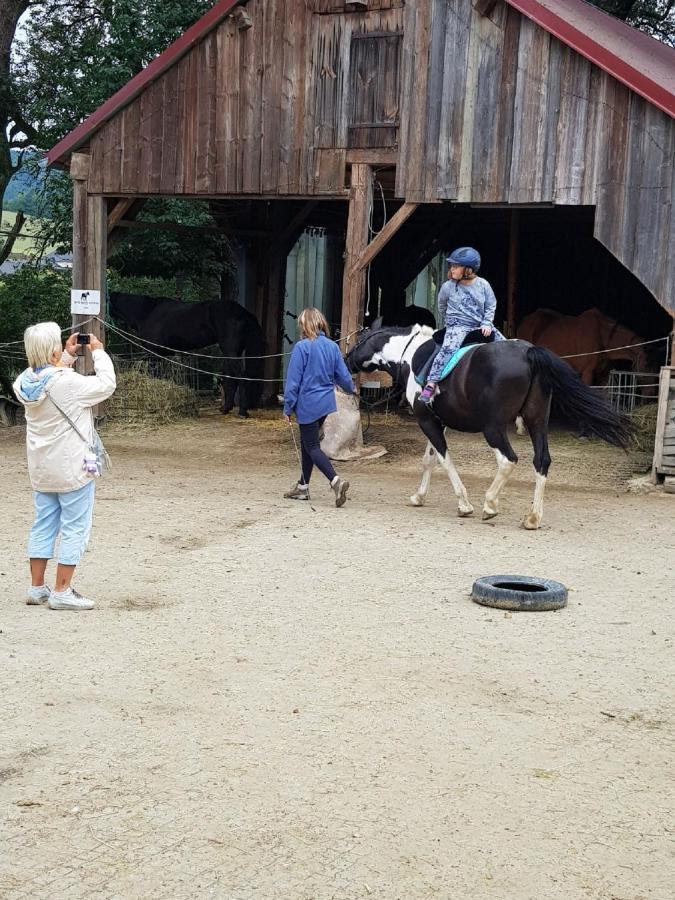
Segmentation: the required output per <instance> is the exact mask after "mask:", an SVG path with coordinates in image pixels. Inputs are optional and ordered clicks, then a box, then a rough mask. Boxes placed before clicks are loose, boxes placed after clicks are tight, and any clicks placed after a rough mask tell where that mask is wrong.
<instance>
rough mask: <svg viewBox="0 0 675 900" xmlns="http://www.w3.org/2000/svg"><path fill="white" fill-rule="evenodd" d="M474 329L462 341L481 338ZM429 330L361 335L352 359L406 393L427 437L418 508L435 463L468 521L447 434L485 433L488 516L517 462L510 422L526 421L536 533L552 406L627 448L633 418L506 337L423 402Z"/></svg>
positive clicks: (537, 351)
mask: <svg viewBox="0 0 675 900" xmlns="http://www.w3.org/2000/svg"><path fill="white" fill-rule="evenodd" d="M476 334H478V335H479V334H480V332H478V333H476V332H472V333H471V334H470V335H468V337H467V340H466V342H465V343H467V344H468V343H472V342H474V341H475V339H476ZM432 336H433V332H432V331H431V329H430V328H427V327H425V326H420V325H414V326H413V327H412V328H391V327H389V328H386V327H378V325H377V323H374V327H372V328H370V329H366V330H365V331H363V332H361V334H360V335H359V338H358V340H357V343H356V345H355V346H354V347H353V348H352V349H351V350H350V351H349V353H348V354H347V365H348V367H349V369H350V371H352V372H358V371H372V370H373V369H381V370H384V371H386V372H389V374H390V375H391V376H392V378H393V379H394V380H395V381H398V383H399V384H400V385H401V386H402V387H403V388H404V390H405V392H406V397H407V400H408V403H409V404H410V406H411V407H412V410H413V414H414V415H415V417H416V419H417V423H418V425H419V426H420V428H421V429H422V431H423V432H424V434H425V435H426V437H427V440H428V444H427V449H426V451H425V453H424V458H423V467H424V471H423V475H422V481H421V483H420V486H419V488H418V489H417V491H416V493H414V494H413V495H412V497H411V498H410V501H411V503H412V504H413V506H423V505H424V501H425V498H426V495H427V492H428V490H429V482H430V480H431V472H432V469H433V468H434V465H435V463H436V460H438V461H439V462H440V464H441V466H442V467H443V468H444V469H445V471H446V472H447V474H448V477H449V478H450V482H451V484H452V487H453V490H454V492H455V495H456V497H457V500H458V515H460V516H470V515H471V514H472V513H473V506H472V505H471V503H470V502H469V498H468V496H467V492H466V488H465V487H464V485H463V483H462V481H461V479H460V477H459V474H458V473H457V470H456V469H455V466H454V465H453V462H452V460H451V458H450V454H449V453H448V445H447V443H446V439H445V429H446V428H451V429H454V430H455V431H464V432H470V433H477V432H482V434H483V435H484V437H485V440H486V441H487V442H488V444H489V445H490V447H492V448H493V449H494V451H495V455H496V457H497V475H496V476H495V479H494V481H493V482H492V484H491V485H490V487H489V488H488V490H487V492H486V494H485V502H484V504H483V518H484V519H492V518H494V517H495V516H496V515H497V514H498V513H499V495H500V492H501V491H502V489H503V487H504V485H505V484H506V482H507V481H508V479H509V476H510V475H511V473H512V471H513V468H514V466H515V465H516V463H517V462H518V457H517V455H516V453H515V452H514V450H513V447H512V446H511V444H510V442H509V438H508V428H509V425H510V424H511V423H512V422H513V421H514V420H515V419H516V418H517V417H521V416H522V418H523V421H524V422H525V425H527V429H528V432H529V434H530V438H531V440H532V446H533V448H534V468H535V472H536V487H535V491H534V502H533V504H532V509H531V510H530V512H529V513H528V514H527V515H526V516H525V518H524V520H523V526H524V527H525V528H528V529H535V528H539V526H540V525H541V520H542V516H543V512H544V489H545V486H546V478H547V475H548V470H549V466H550V464H551V456H550V454H549V450H548V422H549V414H550V410H551V402H552V401H553V402H554V403H555V404H556V409H557V410H558V411H559V412H560V413H561V414H562V416H563V417H564V418H565V419H566V420H567V421H569V422H570V423H576V424H577V425H579V424H583V425H584V426H585V427H586V429H587V430H588V431H589V432H590V433H591V434H594V435H595V436H597V437H599V438H601V439H602V440H604V441H607V442H608V443H610V444H614V445H615V446H618V447H623V448H625V447H626V446H627V445H628V442H629V440H630V432H631V430H630V424H629V422H628V420H627V419H626V418H625V417H624V416H622V415H620V414H618V413H616V412H615V411H614V410H613V409H612V408H611V407H610V406H609V405H608V404H607V403H606V401H605V400H604V399H603V398H602V397H601V396H599V394H598V392H596V391H593V390H591V389H590V388H588V387H586V386H585V385H584V384H583V383H582V382H581V380H580V379H579V377H578V375H577V374H576V372H574V370H573V369H572V368H571V367H570V366H569V365H568V364H567V363H566V362H564V361H563V360H562V359H560V357H558V356H556V355H555V353H552V352H551V351H550V350H546V349H544V348H543V347H535V346H533V345H532V344H530V343H528V342H527V341H521V340H508V341H496V342H494V343H485V344H483V345H480V346H476V347H474V348H473V349H471V350H468V351H467V352H466V353H465V354H464V356H463V357H462V358H461V359H460V361H459V362H458V363H457V365H456V367H455V368H454V370H453V371H452V372H451V373H450V375H449V376H448V377H447V378H446V379H444V380H443V381H441V382H440V383H439V385H438V391H437V393H436V395H435V397H434V399H433V400H432V402H431V404H430V405H429V406H426V405H425V404H423V403H420V401H419V400H418V396H419V393H420V390H421V388H420V386H419V385H418V384H417V382H416V381H415V376H414V373H416V372H418V371H419V369H420V368H421V366H422V365H423V363H424V362H425V361H426V359H427V358H428V356H429V354H430V353H431V351H432V349H433V339H432Z"/></svg>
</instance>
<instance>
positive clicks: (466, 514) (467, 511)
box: [457, 506, 473, 519]
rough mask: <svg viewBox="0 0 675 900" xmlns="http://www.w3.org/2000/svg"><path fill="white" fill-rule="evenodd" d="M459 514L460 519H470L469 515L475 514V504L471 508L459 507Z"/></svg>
mask: <svg viewBox="0 0 675 900" xmlns="http://www.w3.org/2000/svg"><path fill="white" fill-rule="evenodd" d="M457 515H458V516H459V518H460V519H468V518H469V516H472V515H473V506H472V507H471V508H470V509H458V510H457Z"/></svg>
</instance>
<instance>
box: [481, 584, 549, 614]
mask: <svg viewBox="0 0 675 900" xmlns="http://www.w3.org/2000/svg"><path fill="white" fill-rule="evenodd" d="M518 585H522V587H521V588H519V587H518ZM471 599H472V600H473V601H474V603H480V604H481V606H491V607H493V608H495V609H508V610H515V611H518V612H541V611H543V610H548V609H562V608H563V606H566V605H567V588H566V587H565V585H564V584H561V583H560V582H559V581H551V579H550V578H529V577H527V576H525V575H486V576H485V577H484V578H478V579H477V580H476V581H474V583H473V589H472V591H471Z"/></svg>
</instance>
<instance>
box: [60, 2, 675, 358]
mask: <svg viewBox="0 0 675 900" xmlns="http://www.w3.org/2000/svg"><path fill="white" fill-rule="evenodd" d="M674 157H675V50H673V49H672V48H670V47H668V46H666V45H664V44H661V43H659V42H657V41H655V40H653V39H652V38H650V37H648V36H646V35H645V34H642V33H640V32H638V31H636V30H635V29H632V28H630V27H628V26H626V25H624V24H623V23H621V22H619V21H617V20H615V19H612V18H611V17H609V16H607V15H606V14H604V13H602V12H600V11H599V10H598V9H596V8H595V7H592V6H590V5H589V4H587V3H585V2H584V0H248V2H246V0H241V2H237V0H220V2H217V3H215V5H214V7H213V9H212V10H211V11H210V12H209V13H207V14H206V15H205V16H204V17H203V18H202V19H201V20H200V21H199V22H197V23H196V24H195V25H194V26H193V27H192V28H190V29H189V30H188V31H187V32H186V33H185V34H184V35H183V36H182V37H181V38H180V39H179V40H178V41H176V42H175V43H174V44H173V45H172V46H171V47H170V48H169V49H168V50H166V52H164V53H163V54H162V55H161V56H160V57H158V58H157V59H156V60H154V61H153V62H152V63H151V64H150V65H149V66H148V67H147V69H145V70H144V71H143V72H142V73H140V74H139V75H138V76H136V77H135V78H134V79H133V80H131V81H130V82H129V83H128V84H127V85H126V86H125V87H124V88H123V89H122V90H120V91H119V92H118V93H117V94H115V95H114V96H113V97H112V98H111V99H110V100H109V101H108V102H106V103H105V104H104V105H103V106H102V107H100V109H98V110H96V111H95V112H94V113H93V114H92V115H91V116H90V117H89V118H88V119H87V120H86V121H85V122H83V123H82V124H81V125H80V126H79V127H78V128H76V129H75V130H74V131H73V132H72V133H71V134H69V135H68V136H67V137H65V138H64V139H63V140H62V141H61V142H60V143H59V144H58V145H57V146H56V147H54V148H53V149H52V151H51V152H50V154H49V162H50V164H53V165H59V166H68V167H69V168H70V172H71V175H72V179H73V189H74V198H75V217H74V254H75V263H74V284H75V286H76V287H82V288H93V289H95V288H102V287H103V286H104V282H105V269H106V247H107V242H108V240H110V239H115V234H116V232H117V233H119V232H118V229H121V228H125V227H134V226H136V227H138V226H139V224H140V223H139V222H138V221H134V220H135V217H136V216H137V215H138V213H139V211H140V210H141V209H142V206H143V202H144V201H145V199H146V198H150V197H157V196H164V197H191V198H202V199H205V200H208V201H209V202H210V205H211V209H212V212H213V215H214V217H215V220H216V221H217V223H218V227H219V228H222V230H223V232H224V233H225V234H227V235H228V236H229V237H230V238H231V239H232V240H233V242H234V243H235V244H236V246H237V248H238V254H239V261H240V265H241V268H242V271H245V272H246V273H247V277H246V279H245V283H244V281H242V282H241V283H242V284H244V287H243V289H242V290H243V296H241V297H240V300H241V302H243V303H245V304H246V305H247V306H248V307H249V308H250V309H252V310H253V311H254V312H256V314H257V315H258V317H259V319H260V320H261V321H262V323H263V327H264V331H265V336H266V341H267V348H268V352H270V353H272V352H275V351H277V350H278V349H279V345H280V342H281V333H282V327H283V326H282V322H283V314H284V290H285V286H284V280H285V272H286V260H287V257H288V254H289V251H291V249H292V248H293V246H294V244H295V242H296V241H297V239H298V237H299V235H301V234H302V233H303V232H304V231H305V230H306V229H307V228H308V227H316V228H321V229H324V230H325V231H327V232H328V233H329V234H331V235H332V236H333V238H334V243H335V244H336V245H337V246H338V248H339V250H341V251H342V252H340V253H339V254H338V255H339V260H338V262H339V267H338V269H337V275H336V277H334V278H333V279H332V281H330V283H329V284H327V286H326V290H329V289H330V286H331V284H337V285H338V286H339V287H338V290H337V291H335V292H334V293H335V294H336V297H332V298H331V297H329V298H327V301H326V302H327V303H333V307H332V309H333V311H334V316H333V319H334V321H341V324H342V334H343V335H347V334H349V333H350V332H352V331H353V330H354V329H355V328H356V327H357V326H358V325H359V324H360V323H361V322H362V321H363V317H364V307H365V304H366V302H371V303H372V302H373V298H377V305H378V308H380V309H382V310H383V311H385V312H386V311H388V310H392V309H394V308H396V307H397V306H400V305H402V304H404V303H405V290H406V287H407V286H408V285H409V284H410V282H411V281H412V280H413V279H415V277H416V276H417V275H418V273H419V272H420V271H421V270H423V269H424V268H425V266H427V264H428V263H429V261H430V260H432V259H433V258H434V257H438V254H439V252H441V251H445V250H448V249H450V248H451V247H452V246H455V245H458V244H473V245H475V246H478V247H479V248H480V250H481V252H482V254H483V258H484V266H483V270H482V272H481V274H485V276H486V277H487V278H488V279H489V280H490V281H491V282H492V284H493V286H494V287H495V290H496V293H497V296H498V299H499V307H498V312H497V320H496V321H497V324H498V325H500V326H502V325H503V327H504V328H505V329H506V331H507V333H509V334H513V333H514V329H515V327H516V325H517V322H518V321H519V319H520V318H521V317H522V316H523V315H524V314H526V313H527V312H530V311H532V310H533V309H536V308H538V307H540V306H547V307H553V308H556V309H559V310H561V311H566V312H571V313H575V312H580V311H582V310H584V309H587V308H589V307H593V306H597V307H599V308H601V309H602V310H603V311H605V312H606V313H609V314H610V315H613V316H614V317H615V318H617V319H619V320H621V321H622V322H623V323H624V324H626V325H628V326H630V327H632V328H633V329H634V330H635V331H637V332H638V333H639V334H641V335H643V336H644V337H645V338H656V337H661V336H663V335H666V334H668V333H669V332H670V331H671V330H672V327H673V325H672V321H673V320H672V317H673V315H674V314H675V228H674V227H673V225H674V222H675V203H674V202H673V201H674V199H675V180H674V178H673V160H674ZM370 311H371V312H372V309H371V310H370ZM659 346H660V347H661V349H662V350H663V344H661V345H659ZM270 366H271V368H270V372H274V362H273V361H272V362H271V364H270ZM268 374H269V373H268ZM275 374H276V373H275Z"/></svg>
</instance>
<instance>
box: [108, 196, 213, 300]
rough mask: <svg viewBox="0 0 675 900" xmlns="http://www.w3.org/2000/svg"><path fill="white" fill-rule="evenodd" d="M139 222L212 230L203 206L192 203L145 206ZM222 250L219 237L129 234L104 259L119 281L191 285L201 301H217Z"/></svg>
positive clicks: (153, 202) (150, 203)
mask: <svg viewBox="0 0 675 900" xmlns="http://www.w3.org/2000/svg"><path fill="white" fill-rule="evenodd" d="M138 221H139V222H143V221H145V222H150V223H157V224H162V223H166V224H169V225H172V224H179V225H186V226H190V227H195V228H196V227H200V226H206V227H212V226H214V225H215V222H214V220H213V218H212V217H211V214H210V212H209V208H208V204H207V203H205V202H203V201H198V200H192V201H190V200H149V201H148V202H147V203H146V205H145V206H144V207H143V211H142V213H141V214H140V215H139V217H138ZM228 249H229V248H228V246H227V242H226V240H225V238H224V237H223V236H222V235H219V234H208V233H206V234H205V233H202V232H194V233H191V232H176V231H171V230H166V231H164V230H161V229H152V230H147V231H144V230H142V229H131V230H129V231H128V232H127V234H126V235H125V236H124V238H123V239H122V240H121V241H120V242H119V243H118V244H117V245H116V246H115V247H114V249H113V250H112V252H111V253H110V256H109V263H110V267H111V269H113V270H115V271H116V272H118V273H119V274H120V275H121V276H129V275H135V276H141V277H150V278H176V277H181V278H182V279H183V280H188V281H190V282H192V283H194V284H195V285H197V286H198V287H199V289H200V291H201V294H202V296H209V297H212V296H214V295H217V293H218V289H217V288H216V287H215V285H217V284H218V281H219V279H220V276H221V274H222V272H223V269H224V268H228V267H229V266H230V264H229V262H228V261H227V257H228Z"/></svg>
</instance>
